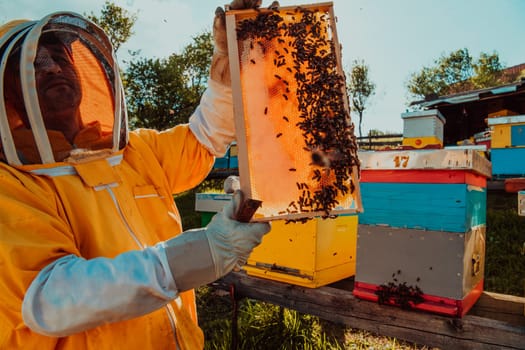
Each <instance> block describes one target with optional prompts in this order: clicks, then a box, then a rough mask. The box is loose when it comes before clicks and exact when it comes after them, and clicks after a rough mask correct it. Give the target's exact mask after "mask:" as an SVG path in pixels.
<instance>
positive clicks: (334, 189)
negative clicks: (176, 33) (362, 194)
mask: <svg viewBox="0 0 525 350" xmlns="http://www.w3.org/2000/svg"><path fill="white" fill-rule="evenodd" d="M283 11H286V12H284V13H281V12H280V10H278V9H274V10H272V11H266V12H263V11H261V12H259V13H258V14H257V15H256V16H255V17H253V18H248V19H243V20H241V21H239V22H238V23H237V40H238V41H239V42H242V41H245V40H249V41H250V48H251V49H254V47H256V48H257V49H258V50H260V51H262V53H263V54H264V55H266V56H267V55H273V60H272V61H273V64H274V66H275V70H274V71H275V72H276V74H275V75H274V78H275V79H276V80H278V81H279V82H280V83H282V84H284V85H285V86H286V89H285V90H284V93H282V98H283V99H284V100H285V101H288V99H289V98H290V96H291V95H290V90H289V89H288V86H291V85H290V82H289V81H287V80H286V79H285V78H284V76H288V77H290V76H293V79H294V84H293V86H297V90H296V91H293V93H295V96H296V97H297V103H298V119H297V118H295V120H298V121H297V122H296V124H295V126H296V127H298V128H300V129H301V134H302V137H303V140H304V144H303V150H304V151H306V152H309V153H311V165H312V166H313V167H314V171H313V175H312V180H314V182H316V183H317V184H318V186H308V184H307V183H304V182H297V190H298V193H299V195H298V199H297V200H295V201H292V202H291V203H290V204H289V206H288V208H287V209H286V212H285V213H298V212H301V213H302V212H322V213H323V215H322V217H323V218H328V217H331V216H333V215H331V211H332V210H334V208H336V207H337V206H338V204H339V202H338V200H337V198H339V197H341V196H345V195H347V194H348V193H350V194H352V193H354V190H355V184H354V183H353V180H352V178H351V172H352V169H353V168H354V167H356V169H359V160H358V158H357V142H356V138H355V135H354V125H353V124H352V123H351V120H350V115H349V111H348V107H347V104H345V99H346V101H348V97H347V96H346V93H345V84H346V82H345V77H344V74H342V73H341V72H340V70H338V69H337V68H338V67H337V64H338V63H337V57H336V50H335V47H334V42H333V40H331V39H329V37H330V35H329V30H330V23H329V18H328V16H329V15H328V13H320V12H316V11H313V10H311V9H306V8H302V7H297V8H295V9H294V10H289V9H287V10H283ZM269 42H274V43H277V44H276V45H274V44H272V45H269V44H268V43H269ZM290 59H291V60H292V62H289V60H290ZM287 60H288V61H287ZM249 62H250V63H249V64H257V62H256V61H255V60H253V59H250V61H249ZM279 70H281V72H282V74H280V73H279ZM267 114H268V108H267V107H266V108H265V110H264V115H265V116H266V115H267ZM289 117H290V116H279V118H282V120H284V121H286V122H290V120H291V119H292V118H291V117H290V118H289ZM285 136H286V135H283V132H282V131H279V132H278V133H277V134H276V135H275V137H276V138H281V137H285ZM289 171H292V172H294V171H296V169H295V168H289ZM327 179H330V181H328V180H327ZM310 185H311V184H310ZM312 187H315V189H314V188H312ZM309 219H311V218H301V219H298V220H287V222H296V221H300V222H305V221H307V220H309Z"/></svg>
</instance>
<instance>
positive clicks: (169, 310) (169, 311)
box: [95, 184, 180, 350]
mask: <svg viewBox="0 0 525 350" xmlns="http://www.w3.org/2000/svg"><path fill="white" fill-rule="evenodd" d="M115 186H116V185H115V184H108V185H102V186H97V187H96V188H95V189H96V190H101V189H105V190H106V191H107V192H108V193H109V195H110V197H111V199H112V200H113V204H115V207H116V208H117V211H118V213H119V215H120V218H121V220H122V222H123V223H124V225H125V226H126V229H127V231H128V233H129V235H130V236H131V238H133V240H134V241H135V243H136V244H137V245H138V246H139V248H140V249H144V248H146V245H145V244H142V242H141V241H140V240H139V238H138V237H137V235H136V234H135V232H133V230H132V229H131V226H130V225H129V223H128V221H127V220H126V217H125V216H124V213H123V212H122V208H121V207H120V204H119V203H118V201H117V197H116V196H115V193H114V192H113V190H112V187H115ZM164 309H165V310H166V313H167V314H168V319H169V321H170V326H171V330H172V332H173V338H174V339H175V346H176V349H177V350H179V349H180V345H179V341H178V339H177V331H176V327H175V313H174V312H173V309H172V306H171V304H169V303H168V304H166V306H164Z"/></svg>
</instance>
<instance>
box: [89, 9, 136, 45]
mask: <svg viewBox="0 0 525 350" xmlns="http://www.w3.org/2000/svg"><path fill="white" fill-rule="evenodd" d="M87 17H88V18H89V19H90V20H91V21H93V22H95V23H96V24H97V25H98V26H100V27H101V28H102V29H103V30H104V31H105V32H106V34H107V35H108V37H109V40H110V41H111V44H112V45H113V48H114V49H115V51H118V49H119V48H120V46H121V45H122V44H123V43H125V42H126V41H128V39H129V38H130V37H131V36H132V35H133V31H132V28H133V26H134V25H135V22H136V21H137V15H136V14H132V13H130V12H128V11H127V10H124V9H123V8H122V7H120V6H117V5H115V4H114V3H112V2H110V1H109V0H106V2H105V3H104V7H103V8H102V10H101V14H100V17H97V16H95V14H93V12H91V15H88V16H87Z"/></svg>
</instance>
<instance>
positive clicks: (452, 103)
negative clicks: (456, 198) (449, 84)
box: [410, 78, 525, 146]
mask: <svg viewBox="0 0 525 350" xmlns="http://www.w3.org/2000/svg"><path fill="white" fill-rule="evenodd" d="M410 105H411V106H413V107H416V106H418V107H420V108H421V109H424V110H426V109H437V110H438V111H439V112H440V113H441V114H442V115H443V117H444V118H445V120H446V122H445V125H444V135H443V143H444V145H445V146H448V145H456V144H457V143H458V142H460V141H463V140H467V139H470V138H472V137H473V136H474V135H475V134H478V133H482V132H484V131H486V130H487V129H488V125H487V118H488V117H489V116H496V115H497V114H498V113H499V112H501V113H511V114H507V115H524V114H525V79H524V78H522V79H521V81H519V82H515V83H510V84H505V85H501V86H496V87H492V88H486V89H479V90H471V91H466V92H461V93H456V94H451V95H445V96H428V97H427V98H426V99H425V100H422V101H415V102H412V103H411V104H410Z"/></svg>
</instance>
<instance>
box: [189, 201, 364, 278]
mask: <svg viewBox="0 0 525 350" xmlns="http://www.w3.org/2000/svg"><path fill="white" fill-rule="evenodd" d="M231 198H232V195H231V194H225V193H197V194H196V197H195V210H196V211H198V212H200V213H201V224H202V226H206V225H207V224H208V223H209V222H210V220H211V218H212V217H213V215H215V214H216V213H217V212H218V211H220V210H222V208H223V207H224V206H225V205H226V204H227V203H228V202H229V201H230V200H231ZM357 223H358V218H357V215H339V216H338V217H336V218H328V219H322V218H314V219H313V220H309V221H308V222H306V223H299V222H296V223H293V222H291V223H286V222H285V221H284V220H277V221H274V222H272V229H271V231H270V232H268V233H267V234H266V235H265V236H264V237H263V240H262V243H261V244H260V245H259V246H257V247H256V248H255V249H254V250H253V252H252V253H251V254H250V257H249V258H248V261H247V264H246V265H245V266H244V267H243V269H244V270H246V273H247V274H248V275H252V276H257V277H261V278H265V279H271V280H276V281H281V282H285V283H290V284H296V285H300V286H303V287H309V288H316V287H320V286H323V285H326V284H329V283H332V282H335V281H339V280H341V279H343V278H347V277H351V276H353V275H354V274H355V267H356V243H357Z"/></svg>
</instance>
